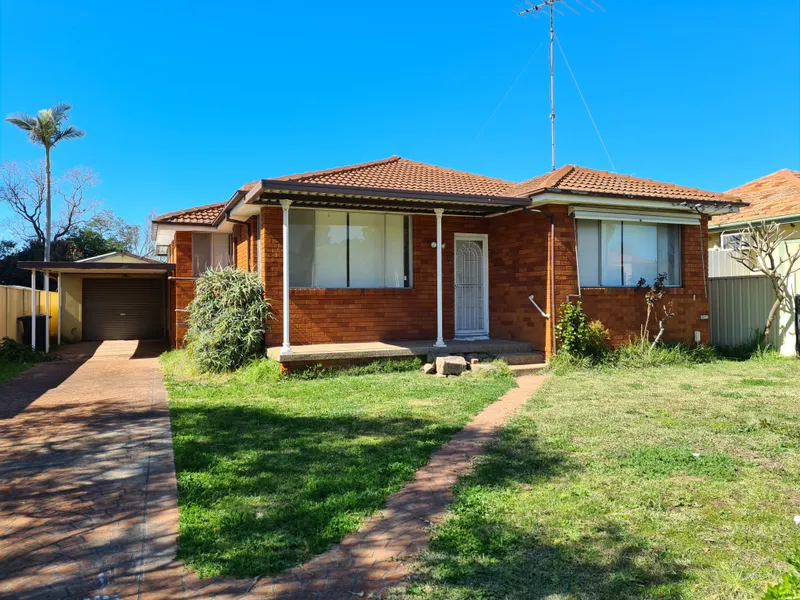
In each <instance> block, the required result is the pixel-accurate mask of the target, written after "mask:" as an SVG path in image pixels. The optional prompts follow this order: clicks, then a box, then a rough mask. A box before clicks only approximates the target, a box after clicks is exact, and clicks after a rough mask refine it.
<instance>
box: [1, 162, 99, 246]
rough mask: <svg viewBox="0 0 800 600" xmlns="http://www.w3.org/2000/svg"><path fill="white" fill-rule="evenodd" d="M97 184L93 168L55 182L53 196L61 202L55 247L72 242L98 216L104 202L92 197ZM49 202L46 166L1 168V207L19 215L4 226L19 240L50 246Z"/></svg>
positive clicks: (69, 173) (6, 165) (7, 164)
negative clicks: (63, 241)
mask: <svg viewBox="0 0 800 600" xmlns="http://www.w3.org/2000/svg"><path fill="white" fill-rule="evenodd" d="M97 184H98V178H97V175H96V174H95V173H94V171H92V170H91V169H89V168H74V169H70V170H69V171H67V172H66V173H64V174H63V175H62V176H61V177H57V178H56V179H55V181H53V194H52V195H53V196H55V197H56V198H57V199H59V200H60V210H59V211H58V213H57V215H56V219H55V223H54V225H55V227H54V234H53V235H52V242H53V243H57V242H58V241H59V240H62V239H66V238H68V237H69V236H70V235H72V234H73V233H75V230H76V229H78V228H79V227H81V226H83V225H85V224H86V223H87V222H88V221H89V220H90V219H91V218H92V217H93V216H94V215H95V212H96V211H97V209H98V207H99V206H100V202H99V201H98V200H96V199H95V198H93V197H92V196H91V190H92V188H93V187H94V186H96V185H97ZM47 201H48V192H47V173H46V167H45V165H43V164H36V165H32V164H26V165H19V164H17V163H13V162H9V163H5V164H3V165H0V203H2V204H5V205H7V206H8V208H9V209H11V212H13V213H14V214H15V215H16V218H14V219H9V220H8V221H6V222H4V223H3V225H4V226H5V227H6V228H7V229H8V230H9V231H11V232H12V233H13V234H15V235H16V236H17V237H18V238H20V239H23V240H29V241H37V242H39V243H40V244H42V246H45V245H47V240H48V236H47V231H48V223H47V218H46V213H47Z"/></svg>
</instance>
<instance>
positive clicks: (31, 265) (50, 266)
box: [17, 260, 175, 271]
mask: <svg viewBox="0 0 800 600" xmlns="http://www.w3.org/2000/svg"><path fill="white" fill-rule="evenodd" d="M17 267H19V268H20V269H28V270H31V269H36V270H37V271H60V270H62V269H78V270H81V271H83V270H86V271H102V270H103V269H105V270H109V271H112V270H113V271H116V270H124V271H174V270H175V265H174V264H173V263H162V262H159V263H114V262H74V261H68V260H59V261H53V262H45V261H43V260H21V261H20V262H18V263H17Z"/></svg>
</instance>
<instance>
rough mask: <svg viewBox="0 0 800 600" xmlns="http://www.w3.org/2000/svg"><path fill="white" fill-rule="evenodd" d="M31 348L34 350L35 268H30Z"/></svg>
mask: <svg viewBox="0 0 800 600" xmlns="http://www.w3.org/2000/svg"><path fill="white" fill-rule="evenodd" d="M31 348H33V349H34V350H36V269H31Z"/></svg>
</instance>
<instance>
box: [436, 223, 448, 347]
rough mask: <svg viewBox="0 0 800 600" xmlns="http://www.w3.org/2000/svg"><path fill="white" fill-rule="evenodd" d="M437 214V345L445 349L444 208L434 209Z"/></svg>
mask: <svg viewBox="0 0 800 600" xmlns="http://www.w3.org/2000/svg"><path fill="white" fill-rule="evenodd" d="M433 212H435V213H436V343H435V344H434V346H436V347H437V348H445V347H446V346H447V344H445V343H444V336H443V334H442V215H443V214H444V209H443V208H434V209H433Z"/></svg>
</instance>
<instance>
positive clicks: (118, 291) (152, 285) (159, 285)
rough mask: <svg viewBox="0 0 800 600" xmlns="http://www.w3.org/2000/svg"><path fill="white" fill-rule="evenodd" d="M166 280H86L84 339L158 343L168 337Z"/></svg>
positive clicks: (84, 282) (84, 281)
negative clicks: (166, 334) (165, 317)
mask: <svg viewBox="0 0 800 600" xmlns="http://www.w3.org/2000/svg"><path fill="white" fill-rule="evenodd" d="M164 298H165V291H164V280H163V278H159V279H125V278H110V279H106V278H103V279H95V278H84V279H83V339H84V340H86V341H95V340H154V339H161V338H163V337H165V331H164Z"/></svg>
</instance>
